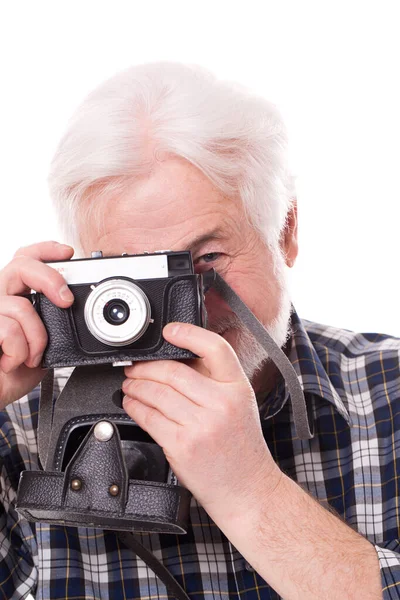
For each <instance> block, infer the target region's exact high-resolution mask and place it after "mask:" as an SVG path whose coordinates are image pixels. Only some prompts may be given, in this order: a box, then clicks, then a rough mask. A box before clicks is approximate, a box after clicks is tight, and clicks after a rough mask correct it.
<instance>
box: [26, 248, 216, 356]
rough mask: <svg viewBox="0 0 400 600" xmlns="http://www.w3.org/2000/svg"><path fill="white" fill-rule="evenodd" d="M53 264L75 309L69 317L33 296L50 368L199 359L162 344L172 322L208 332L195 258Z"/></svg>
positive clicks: (95, 257) (176, 255) (97, 256)
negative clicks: (203, 327) (200, 327)
mask: <svg viewBox="0 0 400 600" xmlns="http://www.w3.org/2000/svg"><path fill="white" fill-rule="evenodd" d="M47 264H48V265H50V266H51V267H52V268H54V269H57V271H59V273H61V274H62V275H63V277H64V278H65V280H66V282H67V284H68V285H69V287H70V289H71V291H72V293H73V294H74V297H75V301H74V303H73V305H72V306H71V307H70V308H69V309H67V310H66V309H60V308H58V307H57V306H55V305H54V304H52V303H51V302H50V301H49V300H48V299H47V298H46V297H45V296H44V295H43V294H35V295H34V296H33V301H34V305H35V308H36V310H37V312H38V313H39V315H40V317H41V319H42V321H43V323H44V325H45V327H46V330H47V333H48V338H49V341H48V345H47V348H46V350H45V353H44V355H43V366H44V367H66V366H79V365H94V364H103V363H115V364H117V363H119V364H120V363H121V362H123V363H128V362H129V361H136V360H156V359H164V358H172V359H183V358H193V356H194V355H193V354H192V353H191V352H188V351H187V350H182V349H180V348H176V347H175V346H172V345H171V344H169V343H168V342H166V341H165V340H164V339H163V337H162V329H163V327H164V325H166V324H167V323H169V322H171V321H180V322H186V323H193V324H195V325H199V326H206V311H205V307H204V297H203V288H202V278H201V276H199V275H196V274H195V273H194V268H193V261H192V257H191V253H190V252H186V251H184V252H170V251H159V252H154V253H152V254H137V255H128V254H124V255H122V256H117V257H107V258H104V257H103V256H102V253H101V252H93V253H92V258H89V259H77V260H70V261H58V262H49V263H47Z"/></svg>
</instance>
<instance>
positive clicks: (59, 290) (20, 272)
mask: <svg viewBox="0 0 400 600" xmlns="http://www.w3.org/2000/svg"><path fill="white" fill-rule="evenodd" d="M72 255H73V249H72V248H71V247H70V246H62V245H61V244H57V243H56V242H43V243H42V244H34V245H33V246H27V247H26V248H21V249H20V250H18V251H17V253H16V255H15V256H14V258H13V260H12V261H11V262H10V263H9V264H8V265H7V266H6V267H5V268H4V269H3V270H2V271H1V273H0V296H12V295H16V294H23V293H26V292H27V291H29V290H30V289H33V290H35V291H37V292H41V293H43V294H44V295H45V296H47V298H48V299H49V300H50V301H51V302H53V304H56V305H57V306H59V307H60V308H66V307H67V306H69V305H70V304H71V303H72V302H73V295H72V293H71V291H70V290H69V288H68V286H67V285H66V283H65V280H64V278H63V277H62V275H60V273H58V271H56V270H55V269H53V268H51V267H49V266H48V265H46V264H44V263H43V262H41V261H42V260H54V261H56V260H68V259H69V258H71V256H72Z"/></svg>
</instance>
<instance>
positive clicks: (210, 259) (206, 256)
mask: <svg viewBox="0 0 400 600" xmlns="http://www.w3.org/2000/svg"><path fill="white" fill-rule="evenodd" d="M220 254H221V253H220V252H209V253H208V254H203V256H199V258H197V259H196V260H195V261H194V262H195V263H198V262H199V260H203V261H204V262H205V263H210V262H213V261H214V260H217V258H218V257H219V255H220Z"/></svg>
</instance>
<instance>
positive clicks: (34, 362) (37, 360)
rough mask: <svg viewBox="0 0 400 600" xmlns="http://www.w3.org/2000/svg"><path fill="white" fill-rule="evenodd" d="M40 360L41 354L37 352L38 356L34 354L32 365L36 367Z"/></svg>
mask: <svg viewBox="0 0 400 600" xmlns="http://www.w3.org/2000/svg"><path fill="white" fill-rule="evenodd" d="M41 362H42V355H41V354H39V355H38V356H35V358H34V359H33V361H32V364H33V366H34V367H38V366H39V365H40V363H41Z"/></svg>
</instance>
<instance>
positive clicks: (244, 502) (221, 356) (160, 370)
mask: <svg viewBox="0 0 400 600" xmlns="http://www.w3.org/2000/svg"><path fill="white" fill-rule="evenodd" d="M163 335H164V338H165V339H166V340H167V341H169V342H170V343H171V344H174V345H175V346H178V347H180V348H186V349H188V350H191V351H192V352H194V353H195V354H197V355H198V356H199V357H201V358H199V359H196V360H193V361H191V363H190V365H189V364H185V363H181V362H177V361H168V360H161V361H148V362H138V363H136V364H134V365H133V366H131V367H126V368H125V374H126V375H127V377H128V379H127V380H125V382H124V384H123V388H122V389H123V392H124V393H125V394H126V396H125V398H124V402H123V406H124V408H125V410H126V412H127V413H128V415H129V416H130V417H131V418H132V419H133V420H134V421H135V422H136V423H137V424H138V425H139V426H140V427H141V428H142V429H144V430H145V431H147V432H148V433H149V434H150V435H151V437H152V438H153V439H154V440H155V441H156V442H157V443H158V444H159V445H160V446H161V447H162V448H163V450H164V453H165V455H166V458H167V460H168V462H169V463H170V465H171V467H172V470H173V471H174V473H175V474H176V475H177V477H178V479H179V481H180V482H181V483H182V485H184V486H185V487H187V488H188V489H189V490H190V491H191V492H192V493H193V495H194V496H195V497H196V499H197V500H198V501H199V502H200V503H201V504H202V506H203V507H204V508H205V509H206V510H207V512H209V514H210V516H212V518H214V520H215V519H216V518H217V519H218V516H219V513H221V511H223V512H224V515H225V518H226V515H227V514H229V512H232V513H233V512H234V513H237V511H238V510H240V509H241V508H243V510H244V509H245V510H249V506H248V504H249V502H251V499H252V498H253V497H254V490H255V489H256V488H257V486H258V485H260V486H262V488H263V493H265V492H267V493H268V490H269V489H270V490H271V491H272V490H273V489H274V488H275V487H276V486H277V483H278V482H279V480H280V477H281V475H282V473H281V471H280V470H279V468H278V467H277V466H276V464H275V462H274V461H273V459H272V457H271V454H270V452H269V450H268V447H267V445H266V443H265V440H264V438H263V435H262V431H261V425H260V418H259V413H258V406H257V402H256V399H255V395H254V392H253V389H252V387H251V385H250V382H249V380H248V379H247V377H246V376H245V374H244V372H243V370H242V367H241V365H240V363H239V360H238V358H237V356H236V354H235V352H234V350H233V349H232V347H231V346H230V345H229V344H228V342H226V341H225V340H224V339H223V338H222V337H220V336H219V335H217V334H216V333H213V332H211V331H208V330H206V329H202V328H200V327H196V326H195V325H189V324H186V323H179V324H177V323H171V324H169V325H167V326H166V327H165V328H164V331H163Z"/></svg>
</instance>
